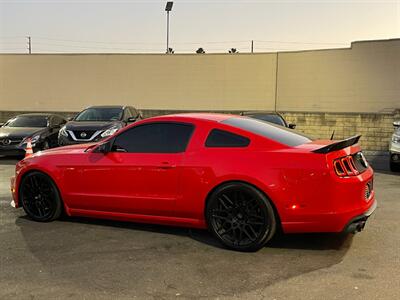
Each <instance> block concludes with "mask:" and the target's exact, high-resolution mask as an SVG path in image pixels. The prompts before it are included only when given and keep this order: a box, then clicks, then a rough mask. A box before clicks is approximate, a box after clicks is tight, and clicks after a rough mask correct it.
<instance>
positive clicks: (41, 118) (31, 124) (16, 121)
mask: <svg viewBox="0 0 400 300" xmlns="http://www.w3.org/2000/svg"><path fill="white" fill-rule="evenodd" d="M66 122H67V121H66V120H65V119H64V118H63V117H61V116H58V115H54V114H44V113H34V114H23V115H19V116H16V117H14V118H12V119H10V120H8V121H7V122H6V123H4V124H3V125H2V126H1V127H0V155H12V156H21V155H24V154H25V148H26V143H27V139H28V138H31V142H32V148H33V151H34V152H36V151H39V150H44V149H48V148H51V147H56V146H57V145H58V142H57V136H58V131H59V130H60V128H61V127H62V126H63V125H64V124H65V123H66Z"/></svg>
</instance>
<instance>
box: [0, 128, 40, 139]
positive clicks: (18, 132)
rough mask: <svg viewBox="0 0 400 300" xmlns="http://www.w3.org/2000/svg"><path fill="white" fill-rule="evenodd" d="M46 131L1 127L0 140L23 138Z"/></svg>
mask: <svg viewBox="0 0 400 300" xmlns="http://www.w3.org/2000/svg"><path fill="white" fill-rule="evenodd" d="M44 130H46V128H43V127H1V128H0V138H5V137H6V138H10V139H11V138H17V139H21V138H25V137H27V136H31V135H33V134H35V133H40V132H42V131H44Z"/></svg>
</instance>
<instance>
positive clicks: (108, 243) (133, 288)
mask: <svg viewBox="0 0 400 300" xmlns="http://www.w3.org/2000/svg"><path fill="white" fill-rule="evenodd" d="M14 165H15V161H14V160H9V159H4V158H0V258H1V265H0V298H1V299H52V298H71V299H74V298H79V299H94V298H95V299H111V298H126V299H128V298H129V299H132V298H137V299H169V298H178V299H187V298H191V299H196V298H219V299H224V298H243V299H399V298H400V286H399V283H400V271H399V266H400V251H399V249H400V226H399V224H400V223H399V215H400V173H399V174H394V173H390V172H388V171H385V170H376V177H375V190H376V197H377V199H378V201H379V205H378V209H377V211H376V212H375V214H374V215H373V216H372V217H371V218H370V220H369V222H368V223H367V226H366V228H365V230H364V231H363V232H362V233H360V234H357V235H348V236H345V237H343V236H338V235H329V234H311V235H287V236H283V237H281V238H279V239H277V240H275V241H274V242H273V243H272V244H270V245H269V246H268V247H265V248H264V249H262V250H260V251H258V252H257V253H238V252H233V251H228V250H225V249H222V248H221V247H220V246H219V245H218V244H217V243H216V242H215V241H214V240H213V238H212V237H211V236H210V235H209V234H208V233H207V232H206V231H201V230H189V229H181V228H171V227H162V226H154V225H140V224H131V223H123V222H109V221H99V220H88V219H77V218H72V219H71V218H63V219H62V220H59V221H55V222H52V223H44V224H42V223H36V222H33V221H31V220H29V219H27V218H26V217H25V214H24V212H23V211H22V209H18V210H16V209H14V208H12V207H11V206H10V201H11V195H10V192H9V177H10V176H11V175H12V174H13V172H14Z"/></svg>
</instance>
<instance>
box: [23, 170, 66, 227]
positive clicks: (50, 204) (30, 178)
mask: <svg viewBox="0 0 400 300" xmlns="http://www.w3.org/2000/svg"><path fill="white" fill-rule="evenodd" d="M19 201H20V203H21V204H22V207H23V209H24V211H25V213H26V214H27V215H28V216H29V217H30V218H31V219H33V220H35V221H39V222H48V221H52V220H54V219H57V218H58V217H59V216H60V215H61V212H62V202H61V197H60V194H59V192H58V189H57V187H56V185H55V183H54V181H53V180H52V179H51V178H50V177H49V176H47V175H46V174H44V173H41V172H36V171H35V172H31V173H29V174H27V175H26V176H24V177H23V178H22V181H21V185H20V190H19Z"/></svg>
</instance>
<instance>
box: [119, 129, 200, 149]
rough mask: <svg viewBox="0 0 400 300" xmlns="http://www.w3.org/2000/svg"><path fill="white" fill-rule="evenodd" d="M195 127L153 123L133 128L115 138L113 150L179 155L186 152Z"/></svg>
mask: <svg viewBox="0 0 400 300" xmlns="http://www.w3.org/2000/svg"><path fill="white" fill-rule="evenodd" d="M193 129H194V126H193V125H190V124H179V123H152V124H145V125H140V126H137V127H133V128H131V129H129V130H127V131H125V132H123V133H121V134H120V135H118V136H117V137H116V138H115V142H114V145H113V150H114V151H118V149H123V150H126V151H127V152H131V153H179V152H184V151H185V150H186V146H187V144H188V143H189V139H190V136H191V135H192V132H193Z"/></svg>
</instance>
